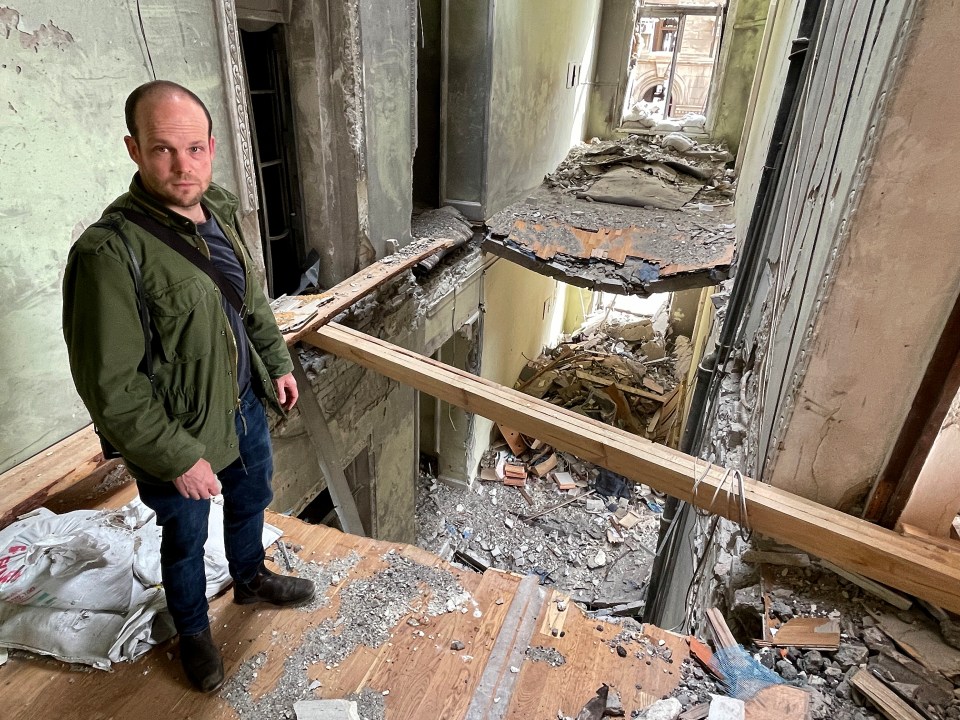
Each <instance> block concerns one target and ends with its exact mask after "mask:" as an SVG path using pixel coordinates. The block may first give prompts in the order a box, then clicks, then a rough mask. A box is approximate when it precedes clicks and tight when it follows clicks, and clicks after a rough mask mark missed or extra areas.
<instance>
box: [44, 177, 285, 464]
mask: <svg viewBox="0 0 960 720" xmlns="http://www.w3.org/2000/svg"><path fill="white" fill-rule="evenodd" d="M203 206H204V207H205V208H206V209H207V210H208V211H209V212H211V213H212V214H213V215H214V217H216V219H217V222H218V223H219V224H220V227H221V228H222V229H223V231H224V234H225V235H226V236H227V238H229V240H230V242H231V243H233V246H234V249H235V251H236V252H237V256H238V257H239V258H240V260H241V263H242V264H243V266H244V272H245V274H246V296H245V297H244V312H243V322H244V325H245V327H246V329H247V337H248V338H249V343H250V364H251V375H252V383H253V386H254V389H255V390H257V391H258V394H259V395H260V396H261V397H266V398H267V400H268V401H270V402H271V404H272V405H273V406H274V407H275V408H276V409H277V410H278V411H279V409H280V408H279V404H278V403H277V396H276V391H275V389H274V386H273V382H272V379H275V378H278V377H280V376H282V375H285V374H286V373H288V372H290V371H291V370H292V369H293V365H292V363H291V360H290V356H289V354H288V352H287V348H286V345H285V344H284V341H283V337H282V336H281V334H280V331H279V330H278V329H277V324H276V322H275V320H274V317H273V313H272V312H271V310H270V306H269V303H268V301H267V298H266V296H265V295H264V294H263V291H262V290H261V288H260V283H259V280H258V279H257V278H256V277H255V276H254V274H253V272H252V266H253V263H252V261H251V259H250V256H249V254H248V253H247V250H246V248H245V247H244V245H243V242H242V241H241V240H240V231H239V227H238V226H237V224H236V212H237V207H238V202H237V199H236V198H235V197H234V196H233V195H231V194H230V193H228V192H227V191H226V190H224V189H223V188H220V187H217V186H216V185H211V186H210V189H209V190H208V191H207V193H206V194H205V195H204V197H203ZM119 208H132V209H136V210H139V211H140V212H146V213H149V214H150V215H152V216H154V217H156V218H157V219H158V220H160V221H161V222H163V223H165V224H167V225H169V226H171V227H173V228H174V229H176V230H177V231H179V232H180V234H181V235H182V236H183V237H184V238H185V239H186V240H188V241H189V242H190V243H191V244H193V245H195V246H196V247H198V248H199V249H200V250H201V252H203V253H204V254H205V255H207V256H208V257H209V256H210V252H209V250H208V249H207V246H206V243H205V242H204V241H203V239H202V238H201V237H200V235H199V234H198V233H197V226H196V224H195V223H193V222H191V221H190V220H187V219H186V218H184V217H182V216H180V215H177V214H176V213H173V212H171V211H169V210H167V209H166V208H164V207H163V206H162V205H160V204H159V203H158V202H157V201H156V200H154V199H153V198H152V196H150V195H148V194H147V193H146V191H145V190H144V189H143V187H142V185H141V184H140V180H139V176H138V175H135V176H134V179H133V182H131V184H130V191H129V192H128V193H126V194H124V195H121V196H120V197H119V198H117V200H115V201H114V202H113V203H112V204H111V205H110V206H109V207H108V208H107V209H106V210H105V211H104V213H103V216H102V218H101V219H102V220H105V221H110V222H116V223H118V224H119V225H120V227H121V228H122V230H123V232H124V233H125V234H126V236H127V238H129V240H130V243H131V245H132V246H133V249H134V254H135V255H136V256H137V259H138V260H139V261H140V268H141V272H142V275H143V288H144V294H145V296H146V299H147V307H148V309H149V312H150V320H151V325H152V329H153V335H154V337H153V347H152V356H153V372H154V375H155V379H154V383H153V386H152V387H151V384H150V380H149V378H148V377H147V375H146V374H145V372H144V370H143V367H142V366H141V363H142V360H143V354H144V340H143V331H142V326H141V323H140V316H139V315H138V311H137V297H136V292H135V290H134V284H133V275H132V274H131V272H132V269H131V266H130V259H129V255H128V253H127V249H126V247H125V246H124V244H123V240H121V239H120V237H119V235H117V234H116V232H114V231H112V230H108V229H105V228H102V227H89V228H87V230H86V231H85V232H84V233H83V235H81V236H80V238H79V239H78V240H77V242H76V243H75V244H74V245H73V247H72V248H71V249H70V254H69V258H68V260H67V268H66V274H65V276H64V280H63V336H64V339H65V340H66V342H67V350H68V354H69V359H70V370H71V372H72V373H73V379H74V382H75V383H76V386H77V391H78V392H79V394H80V397H81V399H82V400H83V402H84V404H85V405H86V407H87V410H88V411H89V413H90V417H91V418H92V419H93V422H94V423H95V424H96V426H97V428H98V430H99V431H100V433H101V434H102V435H103V436H104V437H105V438H107V439H108V440H109V441H110V442H111V443H112V444H113V445H114V446H115V447H116V448H117V450H119V451H120V453H121V455H123V458H124V460H125V461H126V464H127V466H128V468H129V470H130V472H131V473H132V474H133V476H134V477H136V478H138V479H140V480H144V481H147V482H170V481H172V480H174V479H175V478H177V477H178V476H180V475H182V474H183V473H184V472H186V471H187V470H188V469H189V468H190V467H192V466H193V465H194V463H196V461H197V460H199V459H200V458H204V459H206V460H207V461H208V462H209V463H210V465H211V466H212V467H213V470H214V472H219V471H220V470H222V469H223V468H225V467H226V466H227V465H229V464H230V463H231V462H233V461H234V460H236V459H237V457H239V451H238V449H237V443H238V440H237V433H236V429H235V425H234V409H235V408H236V407H237V405H238V402H239V401H238V398H237V395H238V388H237V382H236V371H237V348H236V343H235V341H234V336H233V333H232V331H231V329H230V324H229V322H228V320H227V316H226V314H225V313H224V311H223V307H222V305H221V302H220V291H219V289H218V288H217V286H216V285H215V284H214V282H213V281H212V280H211V279H210V278H209V277H208V276H207V275H206V274H205V273H203V272H202V271H201V270H199V269H198V268H197V267H196V266H195V265H193V263H191V262H190V261H189V260H187V259H185V258H184V257H183V256H182V255H180V254H178V253H177V252H176V251H174V250H172V249H170V248H168V247H167V246H166V245H164V244H162V243H161V242H160V241H159V240H157V239H156V238H154V237H153V236H152V235H150V234H149V233H147V232H146V231H144V230H143V229H142V228H140V227H139V226H138V225H136V224H134V223H131V222H129V221H127V220H126V219H125V218H124V217H123V216H122V215H121V214H120V213H118V212H116V210H117V209H119Z"/></svg>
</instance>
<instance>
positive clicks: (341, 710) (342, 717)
mask: <svg viewBox="0 0 960 720" xmlns="http://www.w3.org/2000/svg"><path fill="white" fill-rule="evenodd" d="M293 712H294V713H295V714H296V716H297V720H360V712H359V711H358V710H357V703H356V702H355V701H353V700H298V701H297V702H295V703H294V704H293Z"/></svg>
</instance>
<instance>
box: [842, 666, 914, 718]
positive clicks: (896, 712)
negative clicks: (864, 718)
mask: <svg viewBox="0 0 960 720" xmlns="http://www.w3.org/2000/svg"><path fill="white" fill-rule="evenodd" d="M850 684H851V685H853V686H854V687H855V688H856V689H857V690H859V691H860V692H862V693H863V694H864V695H866V696H867V698H868V699H869V700H870V702H871V704H873V705H874V706H875V707H876V708H877V710H879V711H880V712H881V713H883V716H884V717H885V718H890V720H923V715H921V714H920V713H918V712H917V711H916V710H914V709H913V708H912V707H910V706H909V705H908V704H907V703H906V702H904V701H903V700H901V699H900V696H898V695H897V694H896V693H895V692H894V691H893V690H891V689H890V688H889V687H887V686H886V685H885V684H884V683H882V682H881V681H880V680H878V679H877V678H875V677H874V676H873V675H872V674H871V673H870V671H869V670H859V671H857V674H856V675H854V676H853V677H852V678H850Z"/></svg>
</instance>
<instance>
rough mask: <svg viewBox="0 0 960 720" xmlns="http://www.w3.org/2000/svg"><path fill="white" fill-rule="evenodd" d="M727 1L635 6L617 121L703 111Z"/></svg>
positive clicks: (658, 118)
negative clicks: (622, 103) (622, 94)
mask: <svg viewBox="0 0 960 720" xmlns="http://www.w3.org/2000/svg"><path fill="white" fill-rule="evenodd" d="M726 6H727V0H719V2H718V0H709V1H708V0H703V1H702V2H698V1H697V0H686V2H683V3H680V2H670V0H663V1H662V2H659V3H657V4H645V3H644V2H642V0H641V2H639V3H638V5H637V19H636V24H635V26H634V33H633V46H632V48H631V51H630V59H629V64H628V67H627V92H626V95H625V97H624V106H623V115H622V123H623V124H625V125H627V126H631V125H637V124H639V125H640V126H642V127H647V128H650V127H653V123H651V122H650V121H651V120H652V121H655V122H659V121H663V120H680V119H682V118H684V117H685V116H690V115H705V114H706V112H707V98H708V97H709V95H710V85H711V83H712V81H713V76H714V71H715V69H716V63H717V57H718V56H719V46H720V43H719V38H720V34H721V29H722V25H723V13H724V11H725V10H726Z"/></svg>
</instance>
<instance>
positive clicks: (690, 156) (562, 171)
mask: <svg viewBox="0 0 960 720" xmlns="http://www.w3.org/2000/svg"><path fill="white" fill-rule="evenodd" d="M657 140H658V141H655V140H653V139H648V138H644V137H641V136H639V135H629V136H627V137H625V138H620V139H617V140H602V141H601V140H597V139H596V138H595V139H594V140H593V141H592V142H590V143H580V144H579V145H576V146H574V147H573V148H572V149H571V150H570V152H569V153H568V154H567V157H566V158H565V159H564V160H563V162H561V163H560V165H559V166H558V167H557V169H556V170H555V171H554V172H552V173H550V174H549V175H547V176H546V178H544V180H545V184H546V185H547V187H549V188H554V189H557V190H560V191H562V192H566V193H570V194H573V195H577V196H578V197H590V196H591V193H590V191H591V189H592V188H594V186H595V185H596V184H597V183H598V181H600V180H601V179H602V178H604V177H605V176H610V175H611V174H612V173H613V174H617V173H619V174H623V173H624V172H628V171H636V172H638V173H643V174H646V175H651V176H654V177H657V178H659V179H660V180H663V181H664V182H666V183H670V184H673V185H684V184H688V185H692V186H694V189H693V190H692V192H693V193H695V192H696V189H695V188H701V187H702V188H703V190H705V191H707V192H712V193H714V194H716V195H719V196H722V197H725V198H727V199H731V198H733V195H734V192H735V185H734V178H735V175H734V172H733V170H729V169H726V168H725V165H726V164H727V163H728V162H730V161H731V160H733V156H732V155H731V154H730V152H729V151H727V150H726V149H725V148H723V147H721V146H717V145H701V144H698V143H697V142H695V141H694V140H692V139H691V138H689V137H688V136H686V135H684V134H683V133H679V132H675V133H670V134H668V135H665V136H663V137H662V138H659V139H657ZM594 199H599V198H594ZM624 204H632V203H629V202H627V203H624Z"/></svg>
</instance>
